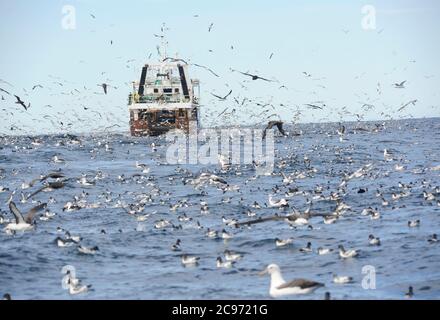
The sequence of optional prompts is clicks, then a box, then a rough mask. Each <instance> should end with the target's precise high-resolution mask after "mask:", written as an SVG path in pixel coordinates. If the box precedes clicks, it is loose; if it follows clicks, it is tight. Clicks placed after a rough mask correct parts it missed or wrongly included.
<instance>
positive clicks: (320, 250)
mask: <svg viewBox="0 0 440 320" xmlns="http://www.w3.org/2000/svg"><path fill="white" fill-rule="evenodd" d="M333 251H334V250H333V249H330V248H323V247H319V248H318V250H317V252H318V254H319V255H324V254H329V253H332V252H333Z"/></svg>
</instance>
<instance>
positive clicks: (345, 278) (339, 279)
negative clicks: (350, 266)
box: [333, 274, 353, 284]
mask: <svg viewBox="0 0 440 320" xmlns="http://www.w3.org/2000/svg"><path fill="white" fill-rule="evenodd" d="M352 281H353V278H352V277H349V276H338V275H336V274H334V275H333V282H334V283H338V284H344V283H350V282H352Z"/></svg>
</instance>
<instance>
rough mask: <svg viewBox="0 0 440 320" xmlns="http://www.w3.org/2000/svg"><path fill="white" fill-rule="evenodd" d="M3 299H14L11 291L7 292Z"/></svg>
mask: <svg viewBox="0 0 440 320" xmlns="http://www.w3.org/2000/svg"><path fill="white" fill-rule="evenodd" d="M3 300H12V298H11V295H10V294H9V293H5V294H4V295H3Z"/></svg>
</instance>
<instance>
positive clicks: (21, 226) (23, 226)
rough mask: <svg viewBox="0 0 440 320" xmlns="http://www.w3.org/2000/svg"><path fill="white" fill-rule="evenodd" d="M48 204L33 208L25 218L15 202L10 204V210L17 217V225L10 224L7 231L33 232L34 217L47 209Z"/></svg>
mask: <svg viewBox="0 0 440 320" xmlns="http://www.w3.org/2000/svg"><path fill="white" fill-rule="evenodd" d="M46 206H47V204H46V203H42V204H40V205H38V206H36V207H33V208H32V209H31V210H29V212H28V213H27V214H26V216H25V217H23V215H22V213H21V212H20V211H19V210H18V208H17V206H16V205H15V203H14V202H12V201H11V202H10V203H9V210H11V212H12V214H13V215H14V217H15V223H13V222H11V223H9V224H7V225H6V227H5V230H10V231H27V230H31V229H33V228H34V222H33V219H34V215H35V214H36V213H37V212H38V211H40V210H42V209H44V208H46Z"/></svg>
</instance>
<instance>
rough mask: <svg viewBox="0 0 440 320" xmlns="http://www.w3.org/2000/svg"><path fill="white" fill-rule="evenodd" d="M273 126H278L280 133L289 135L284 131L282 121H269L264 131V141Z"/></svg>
mask: <svg viewBox="0 0 440 320" xmlns="http://www.w3.org/2000/svg"><path fill="white" fill-rule="evenodd" d="M273 126H276V127H277V128H278V131H279V132H280V133H281V134H282V135H283V136H285V135H287V133H286V132H285V131H284V129H283V122H282V121H276V120H274V121H269V123H268V124H267V126H266V128H264V131H263V137H262V138H263V139H264V138H266V131H267V130H270V129H272V127H273Z"/></svg>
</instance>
